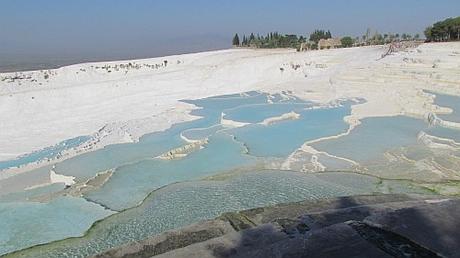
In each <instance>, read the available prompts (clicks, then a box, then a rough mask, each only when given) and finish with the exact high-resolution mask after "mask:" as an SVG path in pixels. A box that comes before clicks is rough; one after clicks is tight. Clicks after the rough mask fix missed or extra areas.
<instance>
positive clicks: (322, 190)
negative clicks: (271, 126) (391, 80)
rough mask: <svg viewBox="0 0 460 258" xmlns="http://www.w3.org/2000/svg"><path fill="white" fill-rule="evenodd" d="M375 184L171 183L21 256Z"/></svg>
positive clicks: (246, 176)
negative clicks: (77, 233)
mask: <svg viewBox="0 0 460 258" xmlns="http://www.w3.org/2000/svg"><path fill="white" fill-rule="evenodd" d="M378 184H379V180H377V179H375V178H372V177H368V176H362V175H356V174H348V173H325V174H318V175H316V174H303V173H297V172H289V171H259V172H249V173H240V174H235V175H231V176H228V177H226V179H225V180H205V181H192V182H184V183H179V184H173V185H170V186H167V187H165V188H162V189H160V190H158V191H156V192H154V193H152V194H151V195H150V196H149V197H148V198H147V199H146V200H145V201H144V202H143V203H142V205H140V206H139V207H136V208H133V209H129V210H126V211H123V212H121V213H119V214H115V215H113V216H111V217H109V218H107V219H105V220H103V221H101V222H100V223H98V224H96V225H95V226H94V227H93V228H92V229H91V230H90V231H89V232H88V234H87V235H86V236H85V237H83V238H74V239H68V240H64V241H60V242H55V243H51V244H48V245H45V246H38V247H35V248H32V249H29V250H26V251H24V252H22V254H23V255H32V254H33V255H34V257H61V255H62V254H66V255H67V256H71V257H85V256H88V255H92V254H95V253H98V252H101V251H104V250H107V249H109V248H111V247H114V246H117V245H121V244H124V243H127V242H132V241H136V240H140V239H144V238H146V237H148V236H151V235H154V234H157V233H159V232H163V231H165V230H169V229H173V228H177V227H181V226H184V225H188V224H191V223H194V222H198V221H201V220H204V219H210V218H214V217H216V216H218V215H220V214H221V213H223V212H228V211H237V210H243V209H249V208H254V207H260V206H267V205H272V204H277V203H283V202H292V201H300V200H305V199H310V200H314V199H320V198H325V197H334V196H346V195H354V194H370V193H373V192H374V191H376V190H377V187H378ZM402 188H403V186H401V189H402ZM405 191H411V190H408V189H405Z"/></svg>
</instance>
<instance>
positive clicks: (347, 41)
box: [340, 36, 353, 47]
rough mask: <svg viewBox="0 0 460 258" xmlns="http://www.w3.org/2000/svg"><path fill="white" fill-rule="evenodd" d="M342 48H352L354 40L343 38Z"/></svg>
mask: <svg viewBox="0 0 460 258" xmlns="http://www.w3.org/2000/svg"><path fill="white" fill-rule="evenodd" d="M340 41H341V42H342V47H351V46H353V39H352V38H351V37H348V36H347V37H343V38H342V39H341V40H340Z"/></svg>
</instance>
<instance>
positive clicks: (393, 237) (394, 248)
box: [347, 221, 442, 258]
mask: <svg viewBox="0 0 460 258" xmlns="http://www.w3.org/2000/svg"><path fill="white" fill-rule="evenodd" d="M347 224H348V225H349V226H350V227H352V228H353V229H354V230H355V231H356V232H358V234H359V235H360V236H361V237H362V238H364V239H365V240H366V241H368V242H369V243H371V244H373V245H375V246H376V247H378V248H379V249H381V250H382V251H384V252H386V253H388V254H390V255H392V256H394V257H397V258H407V257H421V258H422V257H427V258H428V257H430V258H433V257H442V256H440V255H438V254H437V253H435V252H433V251H431V250H429V249H427V248H425V247H423V246H421V245H419V244H417V243H415V242H413V241H411V240H410V239H408V238H406V237H404V236H401V235H398V234H396V233H394V232H391V231H387V230H384V229H382V228H379V227H375V226H371V225H368V224H366V223H364V222H359V221H350V222H347Z"/></svg>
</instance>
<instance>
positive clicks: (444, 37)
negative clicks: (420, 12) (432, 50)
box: [425, 16, 460, 41]
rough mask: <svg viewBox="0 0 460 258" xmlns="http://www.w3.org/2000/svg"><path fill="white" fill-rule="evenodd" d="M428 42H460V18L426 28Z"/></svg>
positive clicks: (449, 19) (446, 20)
mask: <svg viewBox="0 0 460 258" xmlns="http://www.w3.org/2000/svg"><path fill="white" fill-rule="evenodd" d="M425 36H426V39H427V41H459V40H460V16H459V17H457V18H448V19H445V20H444V21H440V22H437V23H435V24H433V26H430V27H428V28H426V30H425Z"/></svg>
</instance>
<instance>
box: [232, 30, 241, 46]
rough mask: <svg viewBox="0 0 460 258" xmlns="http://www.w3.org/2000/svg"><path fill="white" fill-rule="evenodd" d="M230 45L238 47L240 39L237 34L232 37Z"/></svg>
mask: <svg viewBox="0 0 460 258" xmlns="http://www.w3.org/2000/svg"><path fill="white" fill-rule="evenodd" d="M232 44H233V45H234V46H239V45H240V37H238V33H237V34H235V36H234V37H233V42H232Z"/></svg>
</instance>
